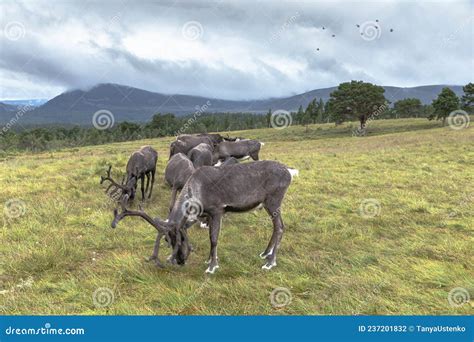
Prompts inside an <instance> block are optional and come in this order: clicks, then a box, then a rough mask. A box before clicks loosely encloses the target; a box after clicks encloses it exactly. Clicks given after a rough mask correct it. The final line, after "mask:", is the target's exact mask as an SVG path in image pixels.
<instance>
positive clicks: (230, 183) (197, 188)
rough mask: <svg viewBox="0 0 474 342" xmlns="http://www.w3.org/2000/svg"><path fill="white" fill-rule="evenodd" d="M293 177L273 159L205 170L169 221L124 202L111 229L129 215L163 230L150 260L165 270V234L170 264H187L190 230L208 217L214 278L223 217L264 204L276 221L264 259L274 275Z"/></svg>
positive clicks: (192, 179)
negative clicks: (161, 252)
mask: <svg viewBox="0 0 474 342" xmlns="http://www.w3.org/2000/svg"><path fill="white" fill-rule="evenodd" d="M294 174H297V170H292V169H289V168H288V167H286V166H285V165H283V164H280V163H278V162H276V161H269V160H266V161H257V162H253V163H244V164H232V165H226V166H221V167H212V166H203V167H201V168H199V169H198V170H196V171H195V172H194V173H193V174H192V176H191V177H190V178H189V180H188V182H187V183H186V185H185V186H184V188H183V190H182V191H181V194H180V196H179V198H178V200H177V201H176V203H175V204H174V206H173V209H172V210H171V212H170V213H169V215H168V219H167V220H166V221H163V220H161V219H160V218H158V217H157V218H152V217H150V216H149V215H147V214H146V213H144V212H143V211H132V210H128V209H127V208H126V205H125V203H124V202H122V205H121V206H122V210H121V212H120V213H119V212H118V210H117V209H115V210H114V220H113V221H112V228H115V227H116V226H117V224H118V223H119V221H120V220H122V219H123V218H124V217H126V216H139V217H141V218H143V219H144V220H146V221H147V222H148V223H149V224H151V225H152V226H153V227H155V228H156V229H157V231H158V234H157V238H156V241H155V246H154V249H153V254H152V255H151V257H150V260H156V261H157V265H161V263H160V262H159V259H158V249H159V244H160V240H161V238H162V237H163V236H164V235H165V236H166V237H167V241H168V242H169V243H170V245H171V247H172V253H171V255H170V258H169V260H170V261H171V262H172V263H174V264H179V265H184V264H185V262H186V260H187V259H188V257H189V254H190V251H191V246H190V244H189V241H188V237H187V228H189V227H190V226H191V225H192V224H194V222H195V221H196V220H197V219H198V218H202V217H205V218H207V219H208V221H209V222H210V229H209V238H210V242H211V249H210V253H209V259H208V261H207V263H208V265H209V266H208V268H207V269H206V273H211V274H212V273H214V272H215V271H216V270H217V269H218V268H219V265H218V258H217V240H218V237H219V231H220V228H221V220H222V217H223V216H224V214H225V213H227V212H245V211H249V210H251V209H254V208H256V207H257V206H259V205H260V204H263V207H264V208H265V210H266V211H267V213H268V215H269V216H270V218H271V220H272V222H273V234H272V237H271V238H270V241H269V243H268V245H267V248H266V249H265V250H264V252H263V253H261V254H260V257H261V258H263V259H266V263H265V264H264V265H263V266H262V269H265V270H269V269H271V268H273V267H274V266H276V255H277V250H278V247H279V245H280V242H281V239H282V236H283V231H284V224H283V220H282V218H281V203H282V201H283V198H284V196H285V193H286V191H287V189H288V187H289V185H290V183H291V179H292V175H294Z"/></svg>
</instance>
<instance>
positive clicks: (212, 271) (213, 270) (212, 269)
mask: <svg viewBox="0 0 474 342" xmlns="http://www.w3.org/2000/svg"><path fill="white" fill-rule="evenodd" d="M218 268H219V265H216V266H214V267H213V268H211V266H209V267H208V268H207V270H206V273H209V274H214V272H215V271H216V270H217V269H218Z"/></svg>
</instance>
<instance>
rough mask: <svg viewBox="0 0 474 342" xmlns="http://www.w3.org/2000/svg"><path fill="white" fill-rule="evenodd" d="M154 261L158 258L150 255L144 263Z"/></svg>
mask: <svg viewBox="0 0 474 342" xmlns="http://www.w3.org/2000/svg"><path fill="white" fill-rule="evenodd" d="M156 259H158V256H156V255H151V256H149V257H148V258H145V261H146V262H150V261H153V260H156Z"/></svg>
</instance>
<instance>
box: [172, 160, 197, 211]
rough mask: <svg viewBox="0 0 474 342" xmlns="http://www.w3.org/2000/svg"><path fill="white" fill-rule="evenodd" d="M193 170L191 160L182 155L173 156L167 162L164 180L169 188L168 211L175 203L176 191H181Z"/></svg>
mask: <svg viewBox="0 0 474 342" xmlns="http://www.w3.org/2000/svg"><path fill="white" fill-rule="evenodd" d="M195 170H196V169H195V167H194V165H193V163H192V162H191V160H189V158H188V157H186V155H184V154H183V153H178V154H175V155H173V156H172V157H171V159H170V160H169V161H168V164H167V165H166V169H165V180H166V183H168V185H169V186H170V187H171V202H170V211H171V209H172V208H173V205H174V202H175V201H176V195H177V193H178V191H181V189H182V188H183V187H184V185H185V184H186V182H187V181H188V179H189V177H191V175H192V174H193V172H194V171H195Z"/></svg>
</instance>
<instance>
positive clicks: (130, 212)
mask: <svg viewBox="0 0 474 342" xmlns="http://www.w3.org/2000/svg"><path fill="white" fill-rule="evenodd" d="M127 202H128V195H125V196H123V198H122V200H121V201H120V206H121V208H122V211H121V212H120V213H119V211H118V210H117V209H114V220H113V221H112V228H115V227H116V226H117V224H118V223H119V222H120V220H122V219H123V218H124V217H126V216H139V217H141V218H142V219H144V220H145V221H147V222H148V223H149V224H151V225H152V226H153V227H155V228H156V230H158V231H159V232H161V233H163V234H167V233H168V230H167V229H165V228H164V227H163V224H161V222H160V221H159V220H158V219H156V220H155V219H153V218H152V217H151V216H149V215H148V214H147V213H145V212H144V211H143V210H142V209H141V208H140V210H139V211H137V210H129V209H127V207H126V203H127Z"/></svg>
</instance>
